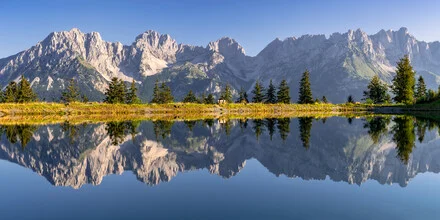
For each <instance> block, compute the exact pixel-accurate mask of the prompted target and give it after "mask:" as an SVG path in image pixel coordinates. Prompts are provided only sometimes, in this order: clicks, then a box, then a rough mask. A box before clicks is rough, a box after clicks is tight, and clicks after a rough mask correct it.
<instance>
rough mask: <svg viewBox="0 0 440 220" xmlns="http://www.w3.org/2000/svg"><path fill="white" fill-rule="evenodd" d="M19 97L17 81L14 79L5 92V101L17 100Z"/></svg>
mask: <svg viewBox="0 0 440 220" xmlns="http://www.w3.org/2000/svg"><path fill="white" fill-rule="evenodd" d="M17 97H18V86H17V83H16V82H14V81H12V82H10V83H9V84H8V85H7V86H6V89H5V91H4V92H3V100H2V101H3V102H17Z"/></svg>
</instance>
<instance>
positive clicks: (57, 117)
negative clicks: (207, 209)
mask: <svg viewBox="0 0 440 220" xmlns="http://www.w3.org/2000/svg"><path fill="white" fill-rule="evenodd" d="M425 109H429V111H426V110H425ZM438 110H440V108H437V107H436V108H432V106H431V107H430V106H426V105H425V106H409V107H408V106H403V105H365V104H310V105H300V104H255V103H251V104H226V105H206V104H191V103H173V104H160V105H158V104H138V105H127V104H106V103H71V104H69V105H64V104H61V103H45V102H34V103H24V104H17V103H1V104H0V114H1V117H0V124H10V125H13V124H55V123H62V122H65V121H69V122H71V123H75V124H79V123H92V122H109V121H127V120H134V121H135V120H176V121H178V120H204V119H245V118H247V119H249V118H252V119H256V118H283V117H314V118H326V117H332V116H346V117H361V116H371V115H380V114H408V113H411V112H413V113H418V114H424V113H426V114H432V113H429V112H430V111H438Z"/></svg>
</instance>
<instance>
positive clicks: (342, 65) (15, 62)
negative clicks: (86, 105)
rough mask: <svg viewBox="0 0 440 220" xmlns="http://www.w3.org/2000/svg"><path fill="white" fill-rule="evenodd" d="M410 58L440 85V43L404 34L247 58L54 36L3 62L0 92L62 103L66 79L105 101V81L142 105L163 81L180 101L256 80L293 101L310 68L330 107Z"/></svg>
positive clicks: (167, 44)
mask: <svg viewBox="0 0 440 220" xmlns="http://www.w3.org/2000/svg"><path fill="white" fill-rule="evenodd" d="M405 54H409V56H410V58H411V60H412V63H413V65H414V68H415V69H416V71H417V73H418V74H420V75H422V76H424V77H425V79H426V80H425V81H426V82H427V84H428V87H430V88H437V87H438V85H439V84H440V70H439V69H440V43H439V42H433V43H426V42H423V41H418V40H416V39H415V38H414V37H413V36H412V35H411V34H409V33H408V30H407V29H406V28H401V29H400V30H398V31H391V30H390V31H385V30H381V31H380V32H378V33H377V34H374V35H367V34H366V33H365V32H363V31H361V30H359V29H358V30H356V31H352V30H349V31H348V32H347V33H342V34H341V33H335V34H332V35H331V36H329V37H328V38H326V37H325V36H324V35H304V36H302V37H299V38H294V37H292V38H287V39H285V40H279V39H275V40H274V41H272V42H271V43H270V44H269V45H267V46H266V48H264V49H263V50H262V51H261V52H260V53H259V54H258V55H257V56H255V57H250V56H247V55H246V54H245V51H244V49H243V47H242V46H241V45H240V44H238V43H237V42H236V41H235V40H233V39H231V38H227V37H223V38H221V39H219V40H217V41H213V42H210V43H209V44H208V45H207V46H206V47H199V46H190V45H185V44H178V43H177V42H176V41H175V40H174V39H172V38H171V37H170V36H169V35H161V34H159V33H157V32H155V31H147V32H145V33H142V34H140V35H139V36H137V37H136V38H135V40H134V42H133V43H132V44H131V45H122V44H121V43H119V42H116V43H111V42H106V41H104V40H103V39H102V38H101V36H100V35H99V33H96V32H92V33H87V34H85V33H82V32H81V31H80V30H78V29H76V28H74V29H72V30H70V31H64V32H54V33H51V34H50V35H49V36H48V37H47V38H46V39H44V40H43V41H41V42H39V43H38V44H37V45H35V46H33V47H31V48H30V49H28V50H25V51H23V52H20V53H18V54H16V55H13V56H10V57H7V58H3V59H0V85H1V86H2V87H4V86H5V85H6V84H7V83H8V82H9V81H11V80H17V79H18V78H19V76H20V75H25V76H26V77H27V78H29V80H30V81H31V82H32V86H33V88H34V89H36V91H37V93H38V95H39V97H40V99H42V100H48V101H56V100H59V97H60V94H61V91H62V89H63V88H64V87H65V86H66V82H68V80H69V79H71V78H74V79H76V80H77V82H78V84H79V86H80V88H81V91H82V92H83V93H84V94H85V95H87V96H88V97H89V99H90V100H94V101H100V100H102V98H103V92H104V91H105V89H106V87H107V85H108V81H109V80H110V79H111V78H112V77H119V78H121V79H123V80H125V81H127V82H128V81H131V80H133V79H134V80H135V81H136V82H137V83H138V84H139V87H140V95H141V98H142V100H143V101H148V100H150V98H151V93H152V86H153V84H154V82H155V81H156V80H160V81H165V82H168V83H169V84H170V86H171V88H172V90H173V93H174V95H175V96H176V98H177V100H180V99H181V98H182V97H183V96H184V95H185V94H186V92H187V91H188V90H190V89H192V90H193V91H194V92H196V93H198V94H201V93H203V92H205V93H208V92H212V93H214V94H218V93H219V92H220V91H221V88H222V87H223V86H224V85H225V84H227V83H229V84H231V85H232V87H233V88H234V89H235V90H238V89H240V87H244V88H245V89H246V90H248V91H250V90H251V89H252V85H253V84H254V83H255V81H256V80H257V79H258V80H260V81H262V83H263V84H265V85H267V84H268V83H269V80H270V79H273V80H274V83H276V84H278V83H279V82H280V81H281V80H282V79H287V80H288V82H289V85H290V86H291V95H292V97H293V101H295V100H296V97H297V91H298V82H299V78H300V76H301V73H302V72H304V70H305V69H308V70H309V71H310V73H311V83H312V89H313V92H314V96H315V97H316V98H320V97H322V96H323V95H326V96H327V98H328V99H329V100H330V101H332V102H344V101H345V99H346V97H347V96H348V95H349V94H352V95H354V97H355V98H356V99H358V100H359V99H360V98H361V97H362V91H363V90H364V89H365V87H366V84H367V83H368V81H369V80H370V79H371V77H372V76H373V75H375V74H378V75H379V76H380V77H381V78H382V79H383V80H385V81H387V82H390V81H391V79H392V77H393V74H394V69H395V63H396V62H397V61H398V59H399V58H400V57H402V56H403V55H405Z"/></svg>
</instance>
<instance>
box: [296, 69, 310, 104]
mask: <svg viewBox="0 0 440 220" xmlns="http://www.w3.org/2000/svg"><path fill="white" fill-rule="evenodd" d="M309 78H310V74H309V71H308V70H306V71H305V72H304V73H303V76H302V78H301V81H300V84H299V100H298V103H299V104H312V103H313V96H312V89H311V88H310V79H309Z"/></svg>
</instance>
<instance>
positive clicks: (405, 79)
mask: <svg viewBox="0 0 440 220" xmlns="http://www.w3.org/2000/svg"><path fill="white" fill-rule="evenodd" d="M415 74H416V73H415V72H414V70H413V67H412V66H411V63H410V60H409V56H408V55H405V56H404V57H403V58H401V59H400V61H399V62H398V63H397V70H396V76H394V79H393V86H392V87H391V90H392V92H393V93H394V95H395V96H394V101H396V102H397V103H404V104H407V105H410V104H413V103H414V87H415V78H414V77H415Z"/></svg>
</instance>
